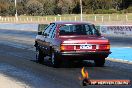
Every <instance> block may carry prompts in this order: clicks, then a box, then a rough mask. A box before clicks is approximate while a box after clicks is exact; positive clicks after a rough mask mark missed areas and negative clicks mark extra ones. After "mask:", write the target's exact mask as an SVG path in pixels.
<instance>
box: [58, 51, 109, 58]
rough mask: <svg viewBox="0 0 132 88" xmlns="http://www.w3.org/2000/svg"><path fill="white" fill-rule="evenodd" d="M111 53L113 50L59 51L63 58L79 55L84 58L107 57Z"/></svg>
mask: <svg viewBox="0 0 132 88" xmlns="http://www.w3.org/2000/svg"><path fill="white" fill-rule="evenodd" d="M109 54H111V52H109V51H100V52H73V51H72V52H61V53H59V56H61V58H65V57H72V58H73V57H77V58H78V57H79V58H83V59H88V60H93V59H96V58H107V57H108V55H109ZM77 58H76V59H77Z"/></svg>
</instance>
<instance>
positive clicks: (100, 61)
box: [94, 58, 105, 67]
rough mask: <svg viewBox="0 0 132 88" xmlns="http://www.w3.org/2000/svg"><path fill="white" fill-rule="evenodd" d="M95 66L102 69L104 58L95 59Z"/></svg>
mask: <svg viewBox="0 0 132 88" xmlns="http://www.w3.org/2000/svg"><path fill="white" fill-rule="evenodd" d="M94 62H95V66H97V67H103V66H104V64H105V58H100V59H95V60H94Z"/></svg>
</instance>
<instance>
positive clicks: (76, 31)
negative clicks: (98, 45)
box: [59, 24, 98, 35]
mask: <svg viewBox="0 0 132 88" xmlns="http://www.w3.org/2000/svg"><path fill="white" fill-rule="evenodd" d="M59 35H98V31H97V29H96V28H95V26H94V25H89V24H65V25H62V26H61V27H60V32H59Z"/></svg>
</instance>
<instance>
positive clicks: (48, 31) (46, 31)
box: [43, 24, 55, 34]
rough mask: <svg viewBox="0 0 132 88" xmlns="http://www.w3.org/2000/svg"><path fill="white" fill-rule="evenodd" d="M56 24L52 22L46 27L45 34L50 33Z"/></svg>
mask: <svg viewBox="0 0 132 88" xmlns="http://www.w3.org/2000/svg"><path fill="white" fill-rule="evenodd" d="M54 25H55V24H50V25H49V26H48V27H47V28H46V29H45V31H44V33H43V34H45V33H47V34H49V33H50V31H51V30H52V27H53V26H54Z"/></svg>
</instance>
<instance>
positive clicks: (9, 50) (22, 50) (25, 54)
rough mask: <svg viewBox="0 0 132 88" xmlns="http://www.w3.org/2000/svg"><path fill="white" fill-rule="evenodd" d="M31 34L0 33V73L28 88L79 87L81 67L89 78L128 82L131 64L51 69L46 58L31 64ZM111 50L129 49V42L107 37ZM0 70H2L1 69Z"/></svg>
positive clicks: (85, 62)
mask: <svg viewBox="0 0 132 88" xmlns="http://www.w3.org/2000/svg"><path fill="white" fill-rule="evenodd" d="M35 35H36V33H35V32H27V31H16V30H15V31H13V30H0V72H1V73H3V74H5V75H8V76H10V77H12V78H14V79H17V80H19V81H22V82H25V83H26V84H27V85H29V86H31V88H82V86H81V85H80V82H81V81H80V80H79V77H80V76H81V74H80V70H81V68H82V67H85V69H86V70H87V71H88V73H89V77H90V79H130V80H132V75H131V74H132V65H131V64H123V63H120V62H112V61H109V60H107V61H106V64H105V67H95V66H94V63H93V62H87V61H84V62H83V63H80V64H78V63H72V64H69V65H68V66H67V65H62V66H61V68H52V67H51V64H50V61H49V60H48V59H47V60H46V61H45V62H44V63H43V64H38V63H36V62H35V52H34V48H33V44H34V38H35ZM109 39H110V41H111V44H112V47H131V46H132V44H131V42H129V41H130V40H129V39H124V40H125V41H124V40H123V39H120V40H119V39H117V40H116V38H113V37H112V38H109ZM2 68H3V70H1V69H2ZM106 87H107V88H132V86H87V87H86V88H106Z"/></svg>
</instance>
